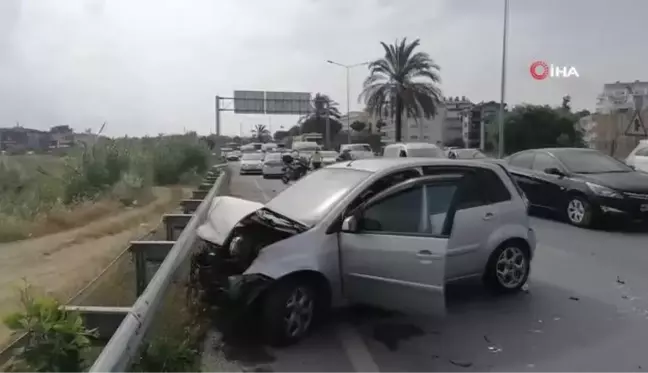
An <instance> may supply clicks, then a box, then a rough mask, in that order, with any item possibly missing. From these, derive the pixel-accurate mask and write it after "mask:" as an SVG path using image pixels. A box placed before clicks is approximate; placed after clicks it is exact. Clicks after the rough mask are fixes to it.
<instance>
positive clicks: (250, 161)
mask: <svg viewBox="0 0 648 373" xmlns="http://www.w3.org/2000/svg"><path fill="white" fill-rule="evenodd" d="M261 163H262V161H252V160H243V161H241V164H261Z"/></svg>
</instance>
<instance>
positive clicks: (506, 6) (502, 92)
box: [497, 0, 509, 158]
mask: <svg viewBox="0 0 648 373" xmlns="http://www.w3.org/2000/svg"><path fill="white" fill-rule="evenodd" d="M508 13H509V0H504V35H503V37H502V85H501V88H500V107H499V141H498V144H497V146H498V148H499V149H498V150H499V151H498V154H499V157H500V158H502V157H504V100H505V97H506V44H507V37H508Z"/></svg>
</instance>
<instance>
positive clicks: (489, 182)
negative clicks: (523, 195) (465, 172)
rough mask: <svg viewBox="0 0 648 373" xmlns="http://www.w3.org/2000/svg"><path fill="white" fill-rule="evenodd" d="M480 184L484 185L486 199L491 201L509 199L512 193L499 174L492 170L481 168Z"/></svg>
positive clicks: (479, 173)
mask: <svg viewBox="0 0 648 373" xmlns="http://www.w3.org/2000/svg"><path fill="white" fill-rule="evenodd" d="M478 175H479V184H480V185H483V186H484V189H485V191H486V199H487V200H488V202H489V203H499V202H505V201H509V200H510V199H511V193H510V192H509V190H508V188H507V187H506V185H504V182H502V179H500V177H499V175H497V174H496V173H495V172H493V171H491V170H486V169H483V170H479V171H478Z"/></svg>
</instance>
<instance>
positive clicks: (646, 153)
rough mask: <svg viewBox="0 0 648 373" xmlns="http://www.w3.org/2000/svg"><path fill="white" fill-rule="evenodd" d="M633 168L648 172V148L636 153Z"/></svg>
mask: <svg viewBox="0 0 648 373" xmlns="http://www.w3.org/2000/svg"><path fill="white" fill-rule="evenodd" d="M632 166H634V167H635V169H636V170H637V171H641V172H648V146H645V147H643V148H641V149H639V150H637V151H636V152H635V154H634V157H633V163H632Z"/></svg>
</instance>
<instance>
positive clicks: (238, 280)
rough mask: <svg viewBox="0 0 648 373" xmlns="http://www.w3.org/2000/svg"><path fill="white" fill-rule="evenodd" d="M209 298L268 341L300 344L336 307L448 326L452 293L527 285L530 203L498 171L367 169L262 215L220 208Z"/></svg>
mask: <svg viewBox="0 0 648 373" xmlns="http://www.w3.org/2000/svg"><path fill="white" fill-rule="evenodd" d="M198 235H199V236H200V238H201V239H202V244H203V246H204V248H205V250H204V251H205V252H208V254H209V255H208V257H209V258H210V259H209V268H211V272H210V273H211V275H209V276H208V277H210V279H209V281H211V282H210V285H209V286H210V287H211V288H212V289H211V290H213V291H214V292H215V293H218V294H220V295H221V298H222V299H221V301H223V302H231V303H233V304H236V305H239V306H242V307H244V308H245V309H246V310H248V311H251V312H254V313H255V315H256V316H258V317H256V319H258V320H261V322H262V327H263V330H264V333H265V335H266V336H267V338H268V341H269V342H270V343H271V344H274V345H286V344H291V343H294V342H296V341H298V340H300V339H301V338H303V337H304V336H305V335H307V334H308V333H309V332H310V331H311V330H312V328H313V326H314V325H315V324H316V323H317V322H318V321H319V320H321V319H322V317H323V316H326V314H327V313H328V312H329V310H330V309H331V307H339V306H344V305H349V304H367V305H373V306H377V307H380V308H385V309H395V310H398V311H403V312H407V313H419V314H427V315H443V314H444V312H445V298H444V289H445V285H446V284H447V283H449V282H452V281H457V280H461V279H466V278H471V277H480V278H482V279H483V281H484V283H485V284H486V285H487V287H488V288H489V289H491V290H493V291H495V292H498V293H511V292H515V291H517V290H519V289H520V288H521V287H522V286H523V285H524V284H525V282H526V281H527V278H528V276H529V271H530V263H531V259H532V257H533V253H534V249H535V245H536V239H535V233H534V231H533V229H532V228H531V227H530V224H529V217H528V214H527V202H526V199H525V198H524V196H523V194H522V193H521V192H520V190H519V188H517V187H516V185H515V183H514V181H513V180H512V179H511V178H510V175H509V174H508V172H507V171H506V169H505V168H504V167H502V166H501V165H499V164H497V163H492V162H483V161H475V160H449V159H441V158H389V159H380V158H374V159H363V160H354V161H345V162H340V163H336V164H333V165H331V166H328V167H325V168H323V169H320V170H318V171H315V172H312V173H310V174H308V175H307V176H305V177H304V178H303V179H301V180H299V181H298V182H296V183H295V184H293V185H292V186H290V187H289V188H288V189H286V190H284V191H283V192H281V193H280V194H279V195H277V196H276V197H275V198H274V199H272V200H271V201H269V202H268V203H267V204H265V205H263V204H261V203H257V202H252V201H247V200H243V199H239V198H235V197H226V196H222V197H216V198H215V199H214V200H213V202H212V205H211V208H210V212H209V217H208V219H207V221H206V222H205V224H204V225H202V226H201V227H200V228H199V230H198Z"/></svg>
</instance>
